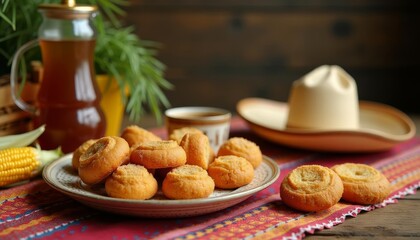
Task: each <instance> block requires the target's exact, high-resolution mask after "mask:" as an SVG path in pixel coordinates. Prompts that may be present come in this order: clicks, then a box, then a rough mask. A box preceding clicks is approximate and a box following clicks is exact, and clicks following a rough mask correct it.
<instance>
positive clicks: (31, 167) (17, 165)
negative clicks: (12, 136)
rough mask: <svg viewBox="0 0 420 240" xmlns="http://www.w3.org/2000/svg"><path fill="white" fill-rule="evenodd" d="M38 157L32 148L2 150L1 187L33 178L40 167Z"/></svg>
mask: <svg viewBox="0 0 420 240" xmlns="http://www.w3.org/2000/svg"><path fill="white" fill-rule="evenodd" d="M36 156H37V155H36V151H35V150H34V148H31V147H20V148H8V149H4V150H0V187H1V186H5V185H8V184H12V183H16V182H19V181H23V180H27V179H29V178H30V177H32V176H33V172H34V171H35V170H36V169H37V168H38V167H39V165H40V162H39V161H38V160H37V159H36Z"/></svg>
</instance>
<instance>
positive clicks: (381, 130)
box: [237, 98, 416, 152]
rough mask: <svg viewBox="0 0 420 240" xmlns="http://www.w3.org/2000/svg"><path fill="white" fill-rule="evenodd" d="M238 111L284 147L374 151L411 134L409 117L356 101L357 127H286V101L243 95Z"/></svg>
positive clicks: (383, 107) (393, 143) (260, 133)
mask: <svg viewBox="0 0 420 240" xmlns="http://www.w3.org/2000/svg"><path fill="white" fill-rule="evenodd" d="M237 112H238V114H239V115H240V116H241V117H242V118H243V119H244V120H246V122H247V123H248V124H249V126H250V128H251V130H252V131H254V132H255V133H256V134H258V135H259V136H261V137H263V138H266V139H268V140H270V141H273V142H276V143H280V144H283V145H286V146H290V147H295V148H302V149H309V150H316V151H327V152H376V151H384V150H388V149H390V148H392V147H393V146H395V145H396V144H398V143H401V142H403V141H406V140H409V139H410V138H412V137H413V136H414V135H415V132H416V128H415V125H414V123H413V122H412V120H411V119H410V118H409V117H408V116H407V115H405V114H404V113H402V112H401V111H399V110H398V109H395V108H393V107H390V106H388V105H384V104H379V103H374V102H364V101H361V102H360V104H359V122H360V128H359V129H356V130H316V129H290V128H287V127H286V123H287V116H288V112H289V107H288V104H287V103H284V102H277V101H273V100H269V99H261V98H246V99H243V100H241V101H239V102H238V104H237Z"/></svg>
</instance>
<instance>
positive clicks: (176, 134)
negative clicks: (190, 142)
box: [169, 127, 204, 144]
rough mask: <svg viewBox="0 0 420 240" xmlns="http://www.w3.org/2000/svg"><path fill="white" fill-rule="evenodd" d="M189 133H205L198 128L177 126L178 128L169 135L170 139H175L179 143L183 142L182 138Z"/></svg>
mask: <svg viewBox="0 0 420 240" xmlns="http://www.w3.org/2000/svg"><path fill="white" fill-rule="evenodd" d="M187 133H202V134H204V132H203V131H201V130H200V129H198V128H194V127H182V128H177V129H175V130H173V131H172V133H171V134H170V135H169V140H174V141H176V142H177V143H178V144H179V143H181V140H182V138H183V137H184V135H185V134H187Z"/></svg>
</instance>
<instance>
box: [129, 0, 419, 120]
mask: <svg viewBox="0 0 420 240" xmlns="http://www.w3.org/2000/svg"><path fill="white" fill-rule="evenodd" d="M132 3H133V5H132V6H130V8H127V13H128V15H127V17H126V20H127V23H128V24H130V25H134V26H135V27H136V33H137V34H138V35H139V36H140V37H141V38H143V39H147V40H154V41H157V42H160V43H161V44H162V48H161V49H159V55H158V58H159V59H160V60H161V61H162V62H163V63H164V64H166V65H167V69H168V70H167V72H166V78H167V79H168V80H169V81H170V82H172V83H173V84H174V85H175V90H174V91H168V92H167V95H168V97H169V99H170V101H171V103H172V105H173V106H183V105H192V104H195V105H197V104H200V105H213V106H219V107H225V108H228V109H230V110H232V111H233V110H234V109H235V105H236V102H237V101H238V100H239V99H241V98H244V97H255V96H257V97H265V98H270V99H275V100H281V101H285V100H287V98H288V92H289V89H290V86H291V83H292V81H294V80H296V79H297V78H299V77H301V76H303V75H304V74H306V73H307V72H309V71H310V70H312V69H313V68H315V67H317V66H319V65H322V64H337V65H340V66H342V67H343V68H344V69H345V70H347V71H348V72H349V73H350V74H351V75H352V76H353V77H354V78H355V79H356V81H357V84H358V89H359V97H360V99H363V100H370V101H377V102H382V103H385V104H389V105H392V106H394V107H397V108H399V109H401V110H402V111H405V112H408V113H417V112H419V111H420V109H419V108H418V104H416V103H418V102H420V95H419V94H417V89H420V82H419V81H412V79H415V78H416V76H417V75H418V74H417V71H418V69H419V67H420V58H418V57H416V56H418V55H420V44H418V42H420V31H419V30H420V29H419V28H418V27H417V25H416V23H417V22H420V14H418V8H416V7H415V6H416V4H415V2H414V1H403V2H401V1H399V2H397V1H391V2H383V1H376V0H375V1H369V2H366V1H350V0H345V1H340V2H339V3H337V2H336V1H329V0H324V1H322V0H316V1H272V0H265V1H262V2H258V3H256V2H255V1H243V2H242V1H235V0H229V1H217V0H216V1H190V0H181V1H177V2H173V1H167V0H158V1H142V0H133V1H132ZM416 9H417V10H416ZM378 86H380V90H379V87H378Z"/></svg>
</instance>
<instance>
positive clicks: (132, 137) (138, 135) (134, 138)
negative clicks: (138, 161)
mask: <svg viewBox="0 0 420 240" xmlns="http://www.w3.org/2000/svg"><path fill="white" fill-rule="evenodd" d="M121 137H122V138H124V139H125V140H126V141H127V143H128V145H129V146H130V147H131V146H134V145H136V144H140V143H144V142H149V141H161V140H162V139H161V138H160V137H158V136H156V135H155V134H154V133H152V132H150V131H148V130H146V129H144V128H141V127H139V126H136V125H130V126H127V127H126V128H124V130H123V131H122V133H121Z"/></svg>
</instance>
